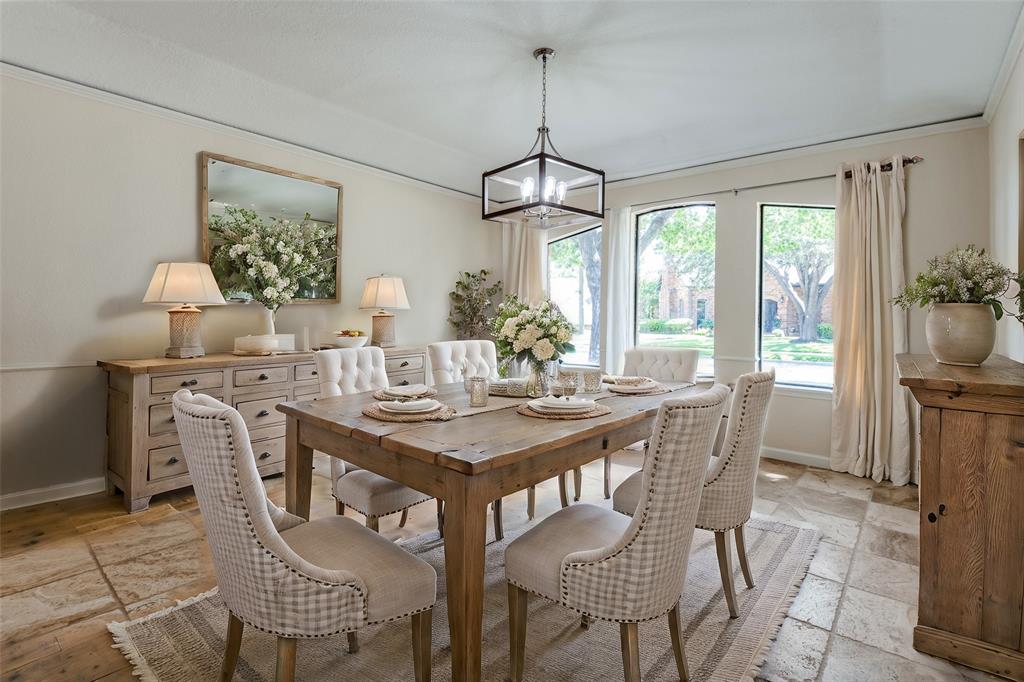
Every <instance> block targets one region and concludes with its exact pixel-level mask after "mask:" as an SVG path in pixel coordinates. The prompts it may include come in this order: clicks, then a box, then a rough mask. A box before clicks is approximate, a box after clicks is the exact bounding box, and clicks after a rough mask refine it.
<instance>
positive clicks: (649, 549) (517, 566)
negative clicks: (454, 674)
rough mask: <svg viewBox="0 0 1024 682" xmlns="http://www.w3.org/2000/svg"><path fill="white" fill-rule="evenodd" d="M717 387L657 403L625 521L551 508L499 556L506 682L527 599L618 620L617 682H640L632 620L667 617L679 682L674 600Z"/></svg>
mask: <svg viewBox="0 0 1024 682" xmlns="http://www.w3.org/2000/svg"><path fill="white" fill-rule="evenodd" d="M728 395H729V389H728V387H726V386H722V385H715V386H713V387H712V388H710V389H709V390H707V391H703V392H701V393H699V394H696V395H692V396H687V397H685V398H675V399H668V400H665V402H664V403H662V406H661V408H660V409H659V411H658V417H657V419H656V421H655V427H654V433H653V435H652V436H651V447H650V451H649V455H648V457H647V459H646V461H645V462H644V469H643V490H644V491H645V493H646V494H645V495H644V496H643V499H642V500H641V504H640V506H639V508H638V509H637V513H636V514H634V515H633V518H632V519H629V518H627V517H625V516H622V515H620V514H617V513H615V512H614V511H611V510H610V509H604V508H602V507H597V506H594V505H590V504H577V505H573V506H571V507H567V508H565V509H560V510H559V511H557V512H555V513H554V514H552V515H551V516H549V517H548V518H546V519H544V520H543V521H541V522H540V524H538V525H537V526H536V527H534V528H532V529H530V530H529V531H527V532H526V533H524V534H523V535H521V536H520V537H519V538H517V539H516V540H513V541H512V543H511V544H510V545H509V546H508V549H506V550H505V578H506V580H507V581H508V609H509V631H510V649H511V670H512V680H513V681H514V682H518V681H519V680H521V679H522V677H523V663H524V658H525V651H526V613H527V611H526V600H527V595H528V594H529V593H531V592H532V593H534V594H538V595H540V596H542V597H544V598H545V599H549V600H551V601H553V602H556V603H558V604H561V605H563V606H566V607H568V608H570V609H573V610H575V611H577V612H579V613H580V614H582V616H583V623H584V626H586V624H587V622H588V621H589V619H591V618H599V619H602V620H609V621H614V622H617V623H619V624H620V634H621V640H622V662H623V667H624V670H625V677H626V680H627V682H631V681H632V680H637V681H638V680H639V679H640V670H639V655H640V654H639V642H638V640H637V632H638V630H637V623H639V622H641V621H647V620H652V619H654V618H658V617H660V616H663V615H665V614H666V613H667V614H668V622H669V629H670V632H671V634H672V648H673V652H674V654H675V659H676V667H677V669H678V671H679V676H680V677H681V678H682V679H684V680H685V679H687V672H686V655H685V652H684V651H683V639H682V633H681V632H680V630H679V599H680V597H681V595H682V589H683V585H684V584H685V582H686V564H687V559H688V557H689V554H690V544H691V542H692V540H693V527H694V521H695V520H696V518H697V508H698V506H699V504H700V492H701V485H702V484H703V482H704V472H705V471H707V467H708V460H709V459H710V458H711V447H712V445H713V443H714V439H715V430H716V429H717V428H718V423H719V421H720V420H721V415H722V410H723V408H724V405H725V400H726V398H727V397H728Z"/></svg>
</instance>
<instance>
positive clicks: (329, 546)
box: [172, 390, 437, 682]
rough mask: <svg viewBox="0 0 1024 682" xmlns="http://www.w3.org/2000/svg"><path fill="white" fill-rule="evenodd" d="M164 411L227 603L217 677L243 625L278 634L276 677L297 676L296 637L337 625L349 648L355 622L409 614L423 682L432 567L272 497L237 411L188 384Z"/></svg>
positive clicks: (326, 632) (356, 528) (225, 670)
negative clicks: (170, 414) (168, 412)
mask: <svg viewBox="0 0 1024 682" xmlns="http://www.w3.org/2000/svg"><path fill="white" fill-rule="evenodd" d="M172 409H173V410H174V418H175V423H176V424H177V427H178V433H179V434H180V436H181V447H182V451H183V452H184V454H185V461H186V463H187V464H188V471H189V475H190V476H191V477H192V484H193V486H194V487H195V492H196V498H197V499H198V501H199V509H200V512H201V513H202V515H203V522H204V523H205V525H206V535H207V539H208V540H209V544H210V552H211V554H212V555H213V566H214V570H215V572H216V574H217V584H218V587H219V589H220V596H221V598H222V599H223V600H224V605H225V606H226V607H227V609H228V628H227V646H226V649H225V652H224V664H223V667H222V668H221V675H220V679H221V680H222V681H223V680H230V679H231V678H232V676H233V674H234V670H235V667H236V663H237V662H238V653H239V647H240V645H241V641H242V630H243V628H244V626H245V625H250V626H251V627H254V628H256V629H257V630H261V631H263V632H267V633H270V634H272V635H276V636H277V675H276V679H277V680H278V682H281V681H291V680H294V678H295V653H296V642H297V640H299V639H308V638H314V637H328V636H330V635H334V634H339V633H343V632H345V633H348V636H349V651H350V652H351V653H355V651H356V650H357V644H356V638H355V633H356V631H357V630H359V629H360V628H362V627H364V626H367V625H374V624H377V623H385V622H389V621H393V620H397V619H399V618H405V617H407V616H411V618H412V633H413V668H414V673H415V679H416V680H418V681H423V680H429V679H430V637H431V619H432V616H431V614H432V608H433V606H434V601H435V599H436V593H437V574H436V573H435V572H434V569H433V568H432V567H431V566H430V565H429V564H428V563H426V562H425V561H422V560H421V559H419V558H417V557H415V556H413V555H412V554H410V553H408V552H406V551H405V550H403V549H402V548H401V547H399V546H397V545H396V544H395V543H393V542H389V541H388V540H385V539H384V538H382V537H381V536H380V535H378V534H377V533H373V532H371V531H369V530H367V529H365V528H363V527H362V526H360V525H359V524H358V523H356V522H355V521H353V520H352V519H347V518H345V517H339V516H331V517H327V518H322V519H316V520H315V521H306V520H305V519H303V518H300V517H298V516H294V515H292V514H289V513H288V512H286V511H285V510H283V509H281V508H280V507H277V506H275V505H274V504H273V503H271V502H270V500H269V499H268V498H267V491H266V489H265V488H264V487H263V481H262V480H261V479H260V475H259V471H258V470H257V469H256V460H255V458H254V457H253V452H252V446H251V444H250V442H249V433H248V431H247V430H246V427H245V422H244V421H243V420H242V417H241V415H239V414H238V412H237V411H236V410H234V409H232V408H231V407H229V406H227V405H225V404H224V403H222V402H220V401H218V400H216V399H214V398H212V397H210V396H206V395H201V394H195V395H193V394H192V393H191V392H190V391H188V390H180V391H178V392H177V393H175V394H174V397H173V398H172Z"/></svg>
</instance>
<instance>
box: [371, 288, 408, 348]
mask: <svg viewBox="0 0 1024 682" xmlns="http://www.w3.org/2000/svg"><path fill="white" fill-rule="evenodd" d="M359 309H360V310H376V311H377V312H376V313H374V314H373V331H372V333H371V335H370V344H371V345H374V346H380V347H381V348H390V347H392V346H394V345H395V315H394V313H389V312H388V309H391V310H408V309H409V298H408V297H407V296H406V295H405V284H403V283H402V278H401V277H388V276H387V275H380V276H378V277H367V278H366V284H365V285H363V297H362V299H360V301H359Z"/></svg>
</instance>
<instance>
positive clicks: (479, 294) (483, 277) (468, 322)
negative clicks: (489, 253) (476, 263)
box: [448, 269, 502, 339]
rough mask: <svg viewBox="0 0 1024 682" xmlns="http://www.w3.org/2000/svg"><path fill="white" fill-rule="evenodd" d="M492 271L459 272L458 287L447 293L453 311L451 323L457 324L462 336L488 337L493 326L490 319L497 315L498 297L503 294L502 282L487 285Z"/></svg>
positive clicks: (454, 325) (458, 333) (449, 315)
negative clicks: (496, 303) (496, 300)
mask: <svg viewBox="0 0 1024 682" xmlns="http://www.w3.org/2000/svg"><path fill="white" fill-rule="evenodd" d="M490 274H491V271H490V270H486V269H484V270H480V272H460V273H459V279H458V280H457V281H456V282H455V289H454V290H452V291H451V292H450V293H449V294H448V298H449V299H450V300H451V310H450V311H449V313H448V323H449V324H451V325H452V326H453V327H455V332H456V334H457V335H458V338H460V339H488V338H490V336H491V328H490V325H489V324H488V323H487V320H488V319H489V318H490V317H491V316H492V315H493V314H494V306H495V303H494V301H495V298H496V297H497V296H498V295H499V294H500V293H501V286H502V285H501V281H500V280H499V281H497V282H495V283H494V284H492V285H490V286H488V284H487V278H488V276H490Z"/></svg>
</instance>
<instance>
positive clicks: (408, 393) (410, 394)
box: [384, 384, 430, 398]
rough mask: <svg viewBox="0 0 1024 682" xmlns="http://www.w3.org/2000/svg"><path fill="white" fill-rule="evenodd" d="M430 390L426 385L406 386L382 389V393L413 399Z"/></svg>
mask: <svg viewBox="0 0 1024 682" xmlns="http://www.w3.org/2000/svg"><path fill="white" fill-rule="evenodd" d="M429 390H430V389H429V388H427V386H426V384H409V385H408V386H392V387H391V388H386V389H384V393H386V394H387V395H395V396H399V397H400V398H415V397H416V396H418V395H423V394H424V393H426V392H427V391H429Z"/></svg>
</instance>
